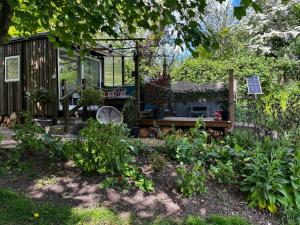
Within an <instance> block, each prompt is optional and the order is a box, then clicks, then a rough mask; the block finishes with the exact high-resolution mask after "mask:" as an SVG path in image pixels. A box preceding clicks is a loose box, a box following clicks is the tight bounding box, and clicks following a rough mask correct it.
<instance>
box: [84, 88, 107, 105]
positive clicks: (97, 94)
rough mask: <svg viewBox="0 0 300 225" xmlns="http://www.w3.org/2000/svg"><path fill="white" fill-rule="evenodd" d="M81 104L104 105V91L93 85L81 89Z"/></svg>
mask: <svg viewBox="0 0 300 225" xmlns="http://www.w3.org/2000/svg"><path fill="white" fill-rule="evenodd" d="M79 104H80V105H82V106H88V107H90V106H91V105H98V106H99V105H102V104H103V92H102V91H101V90H98V89H96V88H93V87H87V88H86V89H83V90H82V91H81V98H80V101H79Z"/></svg>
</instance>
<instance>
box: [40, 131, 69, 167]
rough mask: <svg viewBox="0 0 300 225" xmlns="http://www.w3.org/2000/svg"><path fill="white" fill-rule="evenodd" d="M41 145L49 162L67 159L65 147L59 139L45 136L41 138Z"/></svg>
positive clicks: (48, 135)
mask: <svg viewBox="0 0 300 225" xmlns="http://www.w3.org/2000/svg"><path fill="white" fill-rule="evenodd" d="M43 144H44V147H45V150H46V154H47V157H48V158H49V160H50V162H57V161H61V160H66V159H67V158H68V157H67V153H66V145H65V143H64V142H63V141H62V139H61V138H60V137H53V136H52V135H50V134H45V135H44V136H43Z"/></svg>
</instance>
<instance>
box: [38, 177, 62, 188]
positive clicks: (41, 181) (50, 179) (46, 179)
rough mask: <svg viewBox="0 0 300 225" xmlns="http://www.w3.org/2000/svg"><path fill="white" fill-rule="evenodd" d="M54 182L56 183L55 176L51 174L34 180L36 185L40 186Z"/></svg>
mask: <svg viewBox="0 0 300 225" xmlns="http://www.w3.org/2000/svg"><path fill="white" fill-rule="evenodd" d="M56 183H57V177H55V176H53V175H52V176H50V177H43V178H41V179H38V180H37V182H36V184H37V186H38V187H40V188H42V187H44V186H47V185H53V184H56Z"/></svg>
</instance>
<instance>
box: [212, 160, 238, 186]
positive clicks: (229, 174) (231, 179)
mask: <svg viewBox="0 0 300 225" xmlns="http://www.w3.org/2000/svg"><path fill="white" fill-rule="evenodd" d="M209 174H210V175H211V176H212V178H213V179H215V180H217V182H218V183H219V184H234V183H236V177H235V172H234V170H233V163H232V162H231V161H227V162H226V163H223V162H221V161H217V164H216V165H215V166H214V165H210V169H209Z"/></svg>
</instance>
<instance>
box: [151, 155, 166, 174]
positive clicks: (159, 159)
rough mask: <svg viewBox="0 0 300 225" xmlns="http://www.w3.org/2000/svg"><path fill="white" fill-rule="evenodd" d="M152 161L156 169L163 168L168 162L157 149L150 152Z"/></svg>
mask: <svg viewBox="0 0 300 225" xmlns="http://www.w3.org/2000/svg"><path fill="white" fill-rule="evenodd" d="M150 162H151V165H152V168H153V170H154V171H160V170H162V169H163V168H164V167H165V166H166V164H167V160H166V158H165V157H164V156H163V155H162V154H160V153H159V152H157V151H154V152H153V153H151V154H150Z"/></svg>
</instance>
